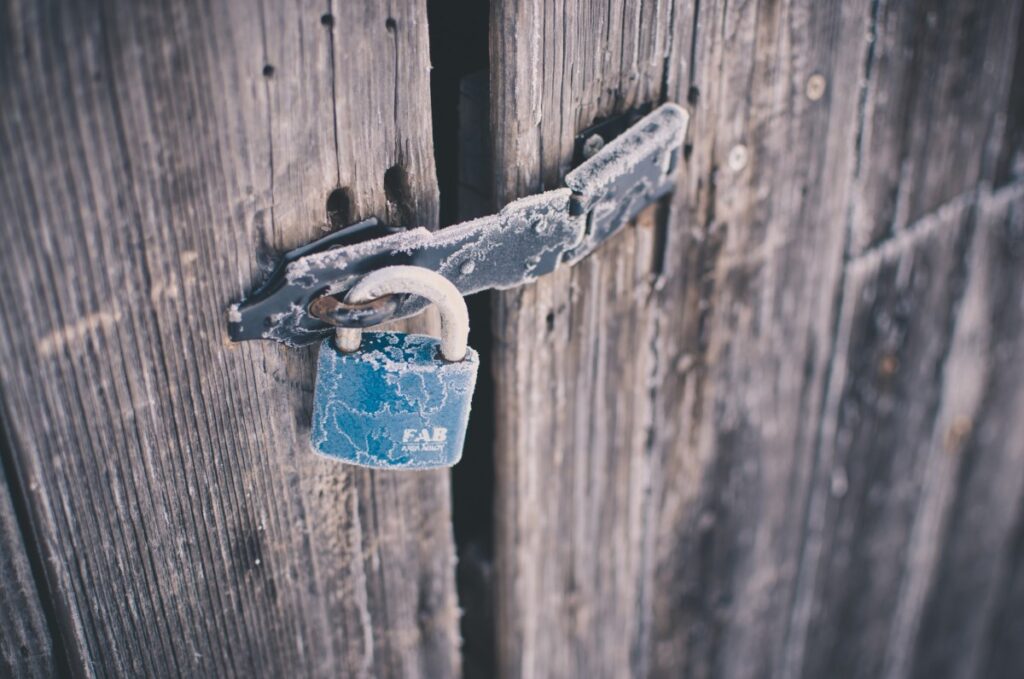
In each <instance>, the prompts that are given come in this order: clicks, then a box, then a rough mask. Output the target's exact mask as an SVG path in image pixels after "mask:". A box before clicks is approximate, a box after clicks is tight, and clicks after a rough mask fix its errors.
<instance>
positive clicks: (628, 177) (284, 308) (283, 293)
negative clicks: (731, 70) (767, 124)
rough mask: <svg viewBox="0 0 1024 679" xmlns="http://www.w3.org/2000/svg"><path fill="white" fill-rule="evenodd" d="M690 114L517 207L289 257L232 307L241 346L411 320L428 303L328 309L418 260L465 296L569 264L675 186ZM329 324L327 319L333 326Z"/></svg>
mask: <svg viewBox="0 0 1024 679" xmlns="http://www.w3.org/2000/svg"><path fill="white" fill-rule="evenodd" d="M687 121H688V114H687V113H686V111H685V110H684V109H682V108H681V107H679V106H677V105H675V104H664V105H662V106H660V107H658V108H657V109H655V110H654V111H652V112H651V113H648V114H647V115H646V116H644V117H643V118H641V119H640V120H639V121H637V122H636V123H635V124H634V125H632V126H630V127H629V128H628V129H626V130H625V131H624V132H622V133H621V134H619V135H618V136H617V137H615V138H614V139H613V140H611V141H610V142H608V143H606V144H605V145H604V146H603V147H601V148H600V149H599V150H596V152H594V153H593V155H591V156H590V157H589V158H588V159H587V160H585V161H583V162H582V163H581V164H580V165H579V166H578V167H576V168H575V169H574V170H572V171H571V172H569V173H568V174H567V175H566V177H565V185H566V186H565V188H560V189H554V190H551V191H545V192H543V193H540V194H537V195H533V196H527V197H525V198H520V199H518V200H515V201H512V202H511V203H509V204H508V205H506V206H505V207H504V208H502V209H501V211H499V212H498V213H497V214H494V215H488V216H486V217H481V218H479V219H473V220H470V221H467V222H462V223H460V224H455V225H453V226H449V227H447V228H444V229H441V230H439V231H429V230H427V229H425V228H423V227H416V228H412V229H395V228H394V227H388V226H384V225H382V224H380V223H379V222H378V221H377V220H376V219H367V220H364V221H362V222H359V223H357V224H353V225H351V226H348V227H345V228H344V229H341V230H340V231H338V232H336V233H333V234H330V235H328V236H325V237H324V238H321V239H319V240H317V241H314V242H313V243H309V244H307V245H304V246H302V247H300V248H296V249H294V250H291V251H290V252H288V253H286V254H285V255H284V257H282V259H281V261H280V263H279V264H278V266H277V267H276V268H275V270H274V272H273V273H272V274H271V276H270V278H269V279H268V280H267V281H266V282H265V283H264V284H263V285H261V286H260V287H259V288H257V289H256V290H255V291H254V292H253V293H252V294H250V295H249V297H247V298H246V299H244V300H242V301H241V302H237V303H235V304H232V305H231V307H230V308H229V310H228V334H229V336H230V337H231V339H232V340H234V341H244V340H254V339H269V340H276V341H278V342H283V343H284V344H287V345H289V346H303V345H306V344H311V343H313V342H316V341H318V340H320V339H322V338H324V337H326V336H328V335H330V334H332V333H333V332H334V330H335V328H336V327H337V326H339V325H340V326H345V327H365V326H368V325H375V324H377V323H381V322H383V321H387V320H394V319H399V318H406V317H408V316H412V315H414V314H416V313H418V312H419V311H421V310H422V309H423V308H424V307H425V306H426V305H427V302H426V301H425V300H423V299H421V298H419V297H412V296H398V298H397V299H394V298H391V299H383V300H381V302H380V303H379V304H376V305H373V306H371V307H369V308H367V307H347V308H346V305H344V303H342V302H340V301H333V300H324V301H326V302H332V303H331V304H324V301H320V300H322V299H323V298H325V297H329V298H336V297H337V296H343V294H344V293H345V292H346V291H347V290H349V289H350V288H351V287H353V286H354V285H355V284H356V282H357V281H358V280H359V279H360V278H361V277H362V276H364V275H366V274H367V273H369V272H371V271H374V270H376V269H380V268H382V267H385V266H393V265H397V264H411V265H415V266H420V267H426V268H428V269H432V270H434V271H437V272H438V273H440V274H441V275H443V276H444V277H445V278H447V279H448V280H450V281H452V283H454V284H455V286H456V287H457V288H458V289H459V291H460V292H461V293H462V294H463V295H469V294H472V293H475V292H480V291H481V290H488V289H497V290H503V289H508V288H514V287H516V286H519V285H523V284H525V283H528V282H530V281H532V280H534V279H536V278H537V277H539V276H542V275H544V274H546V273H550V272H551V271H554V270H555V269H556V268H557V267H558V266H560V265H562V264H568V265H572V264H575V263H576V262H578V261H579V260H581V259H583V258H584V257H586V256H587V255H589V254H590V253H591V252H593V251H594V250H595V249H596V248H597V247H598V246H599V245H600V244H601V243H603V242H604V241H605V240H607V239H608V237H609V236H611V235H612V234H614V233H615V232H617V231H618V230H619V229H621V228H622V227H623V226H624V225H625V224H627V223H628V222H629V221H630V220H632V219H633V218H634V217H636V216H637V214H638V213H639V212H640V211H641V210H642V209H643V208H645V207H646V206H648V205H650V204H652V203H653V202H655V201H657V200H658V199H659V198H661V197H662V196H664V195H666V194H667V193H669V192H671V191H672V190H673V189H674V188H675V183H676V176H677V174H678V170H679V165H680V160H681V158H680V154H681V149H682V145H683V138H684V136H685V134H686V124H687ZM328 315H329V320H325V318H328Z"/></svg>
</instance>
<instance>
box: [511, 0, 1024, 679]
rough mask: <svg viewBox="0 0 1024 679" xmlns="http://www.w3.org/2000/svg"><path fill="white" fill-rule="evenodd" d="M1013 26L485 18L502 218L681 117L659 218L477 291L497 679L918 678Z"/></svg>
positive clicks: (921, 6)
mask: <svg viewBox="0 0 1024 679" xmlns="http://www.w3.org/2000/svg"><path fill="white" fill-rule="evenodd" d="M666 9H667V14H666V15H665V16H664V18H663V19H660V20H657V21H655V20H646V17H648V16H651V15H652V14H654V13H658V12H662V11H664V10H666ZM1019 16H1020V3H982V4H980V5H979V4H973V5H962V4H959V5H958V4H956V3H939V5H937V6H934V7H933V6H932V5H931V4H928V3H890V2H884V1H883V2H874V3H873V2H861V3H847V2H842V3H841V2H825V3H823V2H794V3H782V4H779V3H774V2H756V1H755V2H748V3H726V2H701V3H699V4H694V5H689V4H684V3H674V4H670V5H669V6H668V7H666V6H665V5H662V4H648V3H639V2H636V3H634V2H628V1H618V2H608V3H602V4H601V5H600V6H599V7H595V6H594V5H593V3H576V2H571V1H566V2H560V3H555V4H549V5H546V6H544V7H537V6H534V5H529V4H523V3H516V2H498V3H495V4H494V6H493V14H492V28H491V30H492V63H493V64H494V70H493V71H492V93H491V97H492V130H493V131H494V133H495V136H496V138H495V159H496V160H495V171H496V174H497V184H496V189H497V191H496V194H497V195H498V196H499V198H501V199H507V198H510V197H513V196H515V195H520V194H522V193H525V192H529V191H533V190H538V189H539V188H541V187H542V186H551V185H554V184H555V182H556V181H557V179H558V177H559V176H560V175H561V174H562V173H564V171H565V169H566V167H567V163H568V161H569V156H570V154H569V147H568V143H569V140H571V135H572V134H573V132H575V131H576V130H577V129H579V128H580V127H582V126H583V125H585V124H586V123H588V122H589V121H590V118H591V117H592V116H593V115H595V114H607V113H610V112H613V111H616V110H621V109H623V108H625V107H628V106H629V105H630V104H632V103H634V102H636V101H641V100H645V99H647V100H650V99H658V98H659V97H661V96H664V97H665V98H667V99H669V100H673V101H678V102H687V103H689V105H690V106H691V108H692V111H693V118H692V120H691V125H690V136H691V144H692V148H691V149H690V153H689V155H688V160H687V163H686V166H685V168H684V172H683V176H682V178H681V184H680V190H679V191H678V192H677V194H676V196H675V198H674V200H673V202H672V204H671V205H670V206H669V208H668V209H667V211H665V212H664V213H662V214H658V213H657V212H656V211H655V212H652V213H651V214H648V215H647V216H646V218H645V219H644V220H641V221H640V223H639V224H638V225H637V227H636V228H635V229H633V230H630V231H627V232H626V233H624V234H622V235H621V236H620V237H618V238H617V239H616V240H615V242H613V243H610V244H608V245H606V246H605V247H604V249H603V250H602V251H601V252H600V253H598V254H597V255H595V256H593V257H592V258H590V259H588V260H587V261H585V262H583V263H582V264H581V265H580V266H579V267H577V268H576V269H574V270H573V271H571V272H559V273H556V274H555V275H554V276H552V277H550V278H548V279H546V280H542V281H539V282H538V283H537V284H536V285H533V286H531V287H529V288H527V289H525V290H522V291H516V292H512V293H506V294H504V295H501V296H499V298H498V311H497V316H496V323H495V326H496V332H497V333H498V337H497V365H496V375H497V380H496V383H497V388H498V394H497V400H498V412H499V413H502V419H499V421H498V441H497V483H498V491H497V492H498V497H497V504H496V517H497V549H498V555H497V561H496V564H497V578H498V585H497V587H498V596H497V602H498V621H497V622H498V629H499V633H498V643H499V660H500V666H501V671H502V674H503V675H504V676H530V677H535V676H572V675H577V674H578V675H582V676H625V675H633V676H645V675H651V676H681V675H685V676H691V675H692V676H721V677H749V676H766V675H770V676H781V677H789V676H808V677H811V676H820V675H821V674H822V672H823V671H826V670H827V673H829V674H830V675H834V676H876V675H877V673H878V672H881V671H888V672H889V674H890V676H906V674H907V673H909V672H911V671H912V670H913V666H914V662H915V661H914V658H915V657H916V656H915V654H916V653H917V651H915V643H916V639H917V638H918V635H919V630H920V624H921V620H922V617H923V616H924V615H926V614H927V612H928V610H930V607H933V606H934V605H933V604H931V603H927V602H928V601H929V600H930V599H929V597H931V596H933V595H932V594H931V593H932V592H933V586H934V585H933V583H934V568H935V566H936V563H937V561H938V559H940V558H941V557H940V554H941V551H942V550H941V548H940V549H939V550H938V551H935V549H936V548H935V546H934V545H932V544H931V543H928V541H927V539H926V536H928V535H929V534H930V531H933V530H934V527H933V525H932V524H931V522H932V521H933V520H934V517H936V516H945V514H944V512H947V511H948V510H947V509H946V507H947V503H948V500H949V494H948V493H947V492H946V491H947V490H948V489H949V488H950V487H953V488H956V487H957V484H958V483H959V481H958V476H957V474H955V473H954V470H953V469H952V468H950V467H949V466H945V465H942V464H937V460H936V457H937V455H938V453H936V452H934V451H935V450H937V449H936V448H934V447H933V446H932V442H933V441H936V440H942V439H941V436H943V435H945V429H944V427H945V428H948V427H949V422H950V421H948V420H946V419H943V418H946V417H947V414H948V416H949V417H955V415H952V414H951V413H955V412H956V405H957V403H958V402H959V401H958V400H957V399H963V398H966V395H965V394H961V393H959V392H958V391H957V390H956V386H955V384H954V383H953V382H949V383H947V382H943V381H942V379H940V377H941V374H942V370H943V369H944V368H948V367H949V361H950V356H951V352H952V351H953V347H954V346H959V345H956V342H961V341H963V340H960V339H957V338H958V337H959V336H958V335H957V332H960V333H964V332H967V331H966V330H959V331H957V328H959V327H960V325H962V324H963V323H966V321H964V320H959V319H961V316H962V311H961V309H962V298H963V295H964V286H965V285H966V283H965V282H964V276H966V275H967V274H966V270H967V264H966V263H965V261H966V260H965V259H964V252H965V251H968V250H969V249H970V248H969V247H968V246H969V244H970V243H971V242H972V240H971V239H972V234H973V233H974V232H975V231H976V229H977V226H976V219H977V218H976V216H972V215H974V213H975V210H976V206H975V203H976V200H977V197H978V196H979V195H980V192H981V189H979V188H978V187H979V186H983V185H984V183H985V182H986V181H988V180H991V179H993V177H994V175H996V174H997V173H998V171H999V170H998V163H997V162H996V161H995V158H996V157H997V156H998V150H999V148H1000V144H1002V145H1003V146H1004V147H1005V146H1006V145H1007V144H1009V143H1010V142H1009V141H1007V137H1006V134H1005V130H1006V129H1009V128H1007V127H1006V125H1005V122H1006V115H1007V112H1008V111H1012V110H1014V109H1013V108H1012V106H1013V105H1014V104H1012V102H1013V101H1014V100H1013V98H1012V96H1011V95H1010V91H1011V82H1012V80H1013V63H1014V55H1015V54H1016V51H1017V33H1016V28H1017V26H1019V21H1018V18H1019ZM637 17H640V18H641V19H642V20H637ZM666 21H667V23H665V22H666ZM917 41H920V46H919V47H918V45H917ZM950 46H954V47H950ZM666 225H667V228H664V230H663V227H666ZM886 318H889V319H895V320H891V321H890V322H889V325H886V326H884V328H882V327H875V324H876V321H877V323H878V324H882V323H883V322H885V321H886ZM887 352H888V353H887ZM896 352H898V353H899V354H900V355H899V356H890V354H895V353H896ZM886 357H888V358H886ZM883 359H885V360H883ZM889 359H891V360H889ZM880 365H881V368H879V366H880ZM879 370H882V372H883V373H886V375H880V374H879V372H878V371H879ZM865 371H868V372H866V373H865ZM862 373H863V374H862ZM982 391H984V390H982ZM954 397H955V398H954ZM944 408H945V410H944ZM940 414H941V417H939V415H940ZM993 416H994V417H1000V416H999V415H993ZM1002 417H1003V418H1004V419H1005V415H1004V416H1002ZM926 472H927V475H930V477H934V478H928V479H922V478H919V476H920V475H921V474H924V473H926ZM915 474H917V475H918V476H915ZM951 484H952V485H951ZM944 489H945V490H944ZM965 492H966V491H965ZM1009 492H1010V494H1012V490H1011V491H1009ZM944 493H945V494H944ZM876 496H878V497H880V498H882V499H881V500H878V498H877V497H876ZM841 505H842V506H844V507H845V508H846V509H845V512H846V513H845V514H844V513H843V510H842V509H841V508H840V506H841ZM1011 523H1012V522H1009V521H1004V522H1003V523H1002V524H1001V527H1000V528H998V529H993V530H994V531H995V533H998V536H999V537H998V540H1005V539H1007V536H1008V535H1009V532H1008V531H1011V530H1012V525H1011ZM940 538H941V539H952V538H951V537H949V536H944V535H940ZM993 539H994V540H995V539H996V538H993ZM939 544H942V543H941V542H940V543H939ZM1000 544H1002V543H1000ZM844 559H845V560H844ZM858 569H859V570H858ZM865 569H871V571H870V573H877V577H875V578H872V577H871V576H870V575H869V574H865V573H864V572H863V571H864V570H865ZM867 580H871V582H870V583H868V584H870V587H867V589H866V590H865V591H864V595H865V596H864V599H863V601H861V600H860V599H858V597H857V588H858V586H860V587H861V589H864V587H866V586H867V585H866V581H867ZM1009 586H1010V585H1009V584H1007V585H1006V587H1009ZM980 605H981V604H980V603H979V604H978V606H980ZM975 612H976V613H977V614H978V615H979V616H980V617H981V618H982V619H988V618H987V616H988V615H989V614H988V613H986V612H984V611H983V609H982V608H977V609H976V611H975ZM857 654H859V655H857ZM855 655H856V657H853V656H855ZM851 658H853V659H852V660H851V661H850V662H846V661H847V660H850V659H851Z"/></svg>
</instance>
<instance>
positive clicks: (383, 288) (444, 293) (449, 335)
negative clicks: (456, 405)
mask: <svg viewBox="0 0 1024 679" xmlns="http://www.w3.org/2000/svg"><path fill="white" fill-rule="evenodd" d="M398 293H409V294H413V295H417V296H419V297H423V298H425V299H427V300H430V302H432V303H433V304H435V305H436V306H437V309H438V311H439V312H440V313H441V356H443V357H444V359H445V360H446V361H452V362H457V361H461V360H462V359H463V358H465V357H466V345H467V343H468V341H469V309H468V308H467V307H466V300H464V299H463V298H462V293H460V292H459V289H458V288H457V287H455V284H454V283H452V282H451V281H450V280H448V279H447V278H445V277H444V276H442V275H441V274H439V273H437V272H436V271H433V270H431V269H425V268H423V267H420V266H408V265H398V266H388V267H384V268H383V269H377V270H376V271H372V272H370V273H369V274H367V275H366V276H364V277H363V278H362V279H360V280H359V282H358V283H356V284H355V286H353V287H352V288H351V289H350V290H349V291H348V293H347V294H346V295H345V302H346V303H348V304H365V303H367V302H371V301H373V300H375V299H378V298H380V297H384V296H385V295H394V294H398Z"/></svg>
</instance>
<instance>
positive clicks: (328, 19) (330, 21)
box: [320, 13, 334, 26]
mask: <svg viewBox="0 0 1024 679" xmlns="http://www.w3.org/2000/svg"><path fill="white" fill-rule="evenodd" d="M320 23H322V24H323V25H324V26H333V25H334V15H333V14H330V13H328V14H324V15H323V16H322V17H320Z"/></svg>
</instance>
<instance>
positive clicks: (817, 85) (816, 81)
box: [804, 73, 828, 101]
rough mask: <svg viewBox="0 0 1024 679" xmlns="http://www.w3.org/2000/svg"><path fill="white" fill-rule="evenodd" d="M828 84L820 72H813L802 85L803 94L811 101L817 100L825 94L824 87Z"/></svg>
mask: <svg viewBox="0 0 1024 679" xmlns="http://www.w3.org/2000/svg"><path fill="white" fill-rule="evenodd" d="M827 85H828V81H827V80H825V76H823V75H822V74H820V73H815V74H813V75H811V77H810V78H808V79H807V85H806V86H805V87H804V94H806V95H807V98H808V99H810V100H811V101H818V100H819V99H821V98H822V97H823V96H825V87H826V86H827Z"/></svg>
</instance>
